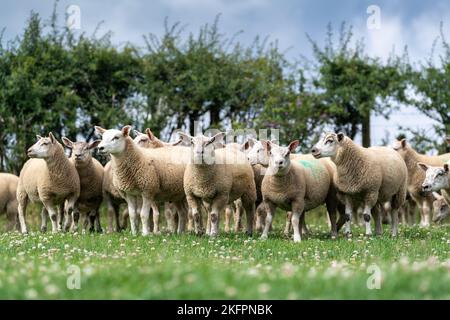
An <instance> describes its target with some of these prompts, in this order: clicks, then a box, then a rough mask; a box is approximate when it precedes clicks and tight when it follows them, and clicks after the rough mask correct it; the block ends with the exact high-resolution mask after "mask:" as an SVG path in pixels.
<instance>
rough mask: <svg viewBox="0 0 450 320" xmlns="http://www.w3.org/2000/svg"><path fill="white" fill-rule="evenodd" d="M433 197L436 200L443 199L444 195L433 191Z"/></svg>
mask: <svg viewBox="0 0 450 320" xmlns="http://www.w3.org/2000/svg"><path fill="white" fill-rule="evenodd" d="M433 197H434V198H435V199H436V200H440V199H443V198H444V196H442V195H440V194H439V193H437V192H436V191H433Z"/></svg>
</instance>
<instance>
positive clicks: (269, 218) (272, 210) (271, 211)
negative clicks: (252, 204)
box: [261, 201, 275, 239]
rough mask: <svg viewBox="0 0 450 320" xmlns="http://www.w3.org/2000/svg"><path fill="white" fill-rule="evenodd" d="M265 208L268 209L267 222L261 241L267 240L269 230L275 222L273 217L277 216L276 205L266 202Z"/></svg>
mask: <svg viewBox="0 0 450 320" xmlns="http://www.w3.org/2000/svg"><path fill="white" fill-rule="evenodd" d="M264 206H265V208H266V222H265V225H264V230H263V233H262V235H261V239H267V237H268V234H269V228H270V226H271V224H272V220H273V215H274V214H275V205H274V204H273V203H272V202H269V201H264Z"/></svg>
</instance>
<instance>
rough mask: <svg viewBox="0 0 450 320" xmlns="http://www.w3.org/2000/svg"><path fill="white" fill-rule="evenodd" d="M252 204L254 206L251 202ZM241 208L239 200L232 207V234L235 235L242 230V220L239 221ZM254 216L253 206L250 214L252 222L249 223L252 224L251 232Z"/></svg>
mask: <svg viewBox="0 0 450 320" xmlns="http://www.w3.org/2000/svg"><path fill="white" fill-rule="evenodd" d="M252 204H253V205H254V203H253V202H252ZM242 206H243V204H242V201H241V200H237V201H236V202H235V206H234V207H235V210H234V215H233V218H234V232H235V233H238V232H239V230H240V229H241V228H242V219H241V217H242ZM245 212H246V213H245V214H246V216H248V213H247V210H246V211H245ZM254 216H255V208H254V206H253V214H252V221H251V223H252V226H251V229H252V231H253V217H254ZM247 231H248V224H247Z"/></svg>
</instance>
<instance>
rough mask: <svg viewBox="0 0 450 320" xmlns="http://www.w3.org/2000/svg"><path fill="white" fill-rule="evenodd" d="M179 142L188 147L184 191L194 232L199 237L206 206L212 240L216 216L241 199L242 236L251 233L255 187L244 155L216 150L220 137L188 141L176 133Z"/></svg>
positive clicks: (189, 137) (197, 137)
mask: <svg viewBox="0 0 450 320" xmlns="http://www.w3.org/2000/svg"><path fill="white" fill-rule="evenodd" d="M179 134H180V136H181V138H182V139H183V141H185V142H186V143H189V144H191V145H192V147H191V161H190V163H189V164H188V165H187V166H186V171H185V173H184V191H185V193H186V199H187V201H188V204H189V208H190V209H191V210H192V215H193V218H194V230H195V233H196V234H200V233H201V232H202V231H201V228H200V221H201V219H202V218H201V205H202V202H205V203H207V204H209V205H210V207H211V210H210V217H211V228H210V233H209V235H210V236H212V237H214V236H216V235H217V234H218V231H219V214H220V212H222V211H223V210H224V209H225V207H226V205H227V204H228V203H230V202H232V201H234V200H236V199H238V198H241V200H242V205H243V207H244V209H245V211H246V215H247V228H246V232H247V234H248V235H251V234H252V232H253V216H254V211H255V200H256V187H255V181H254V177H253V170H252V168H251V166H250V164H249V163H248V162H247V161H246V159H245V155H244V154H243V153H242V152H240V151H237V150H235V149H233V148H218V147H217V145H216V144H215V142H221V141H222V140H223V137H224V133H218V134H216V135H214V136H213V137H210V138H208V137H205V136H203V135H198V136H196V137H192V136H190V135H188V134H186V133H183V132H179Z"/></svg>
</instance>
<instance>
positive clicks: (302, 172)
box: [260, 140, 337, 242]
mask: <svg viewBox="0 0 450 320" xmlns="http://www.w3.org/2000/svg"><path fill="white" fill-rule="evenodd" d="M261 143H262V145H263V147H264V149H265V150H266V152H267V153H268V154H269V164H268V169H267V172H266V174H265V175H264V178H263V181H262V184H261V191H262V197H263V204H264V206H265V207H266V209H267V214H266V223H265V226H264V231H263V233H262V235H261V238H262V239H267V237H268V232H269V228H270V225H271V224H272V219H273V215H274V213H275V209H276V207H280V208H282V209H284V210H287V211H292V218H291V220H292V226H293V229H294V242H300V241H301V236H302V234H301V232H300V230H301V228H300V226H301V225H302V224H304V214H305V212H306V211H308V210H311V209H314V208H316V207H318V206H319V205H321V204H322V203H325V202H326V201H327V198H328V196H329V192H330V188H331V187H332V180H331V176H330V174H329V172H328V170H327V169H326V167H325V166H324V165H323V164H322V163H320V161H318V160H314V159H311V161H313V162H314V163H312V162H308V164H305V163H306V161H305V160H295V158H294V159H291V154H292V152H293V151H294V150H295V149H296V148H297V147H298V145H299V141H298V140H294V141H292V142H291V143H290V144H289V145H288V146H287V147H281V146H278V145H277V144H275V143H273V142H270V141H261ZM303 161H305V163H303V164H302V162H303ZM260 162H261V160H260ZM308 166H314V167H313V168H310V169H308V168H307V167H308ZM334 213H335V211H334ZM330 217H331V216H330ZM334 218H335V216H334ZM331 219H332V225H333V227H332V236H333V237H335V236H336V235H337V231H336V228H335V225H336V222H335V219H333V217H331ZM288 230H289V227H287V230H285V232H286V231H288Z"/></svg>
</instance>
